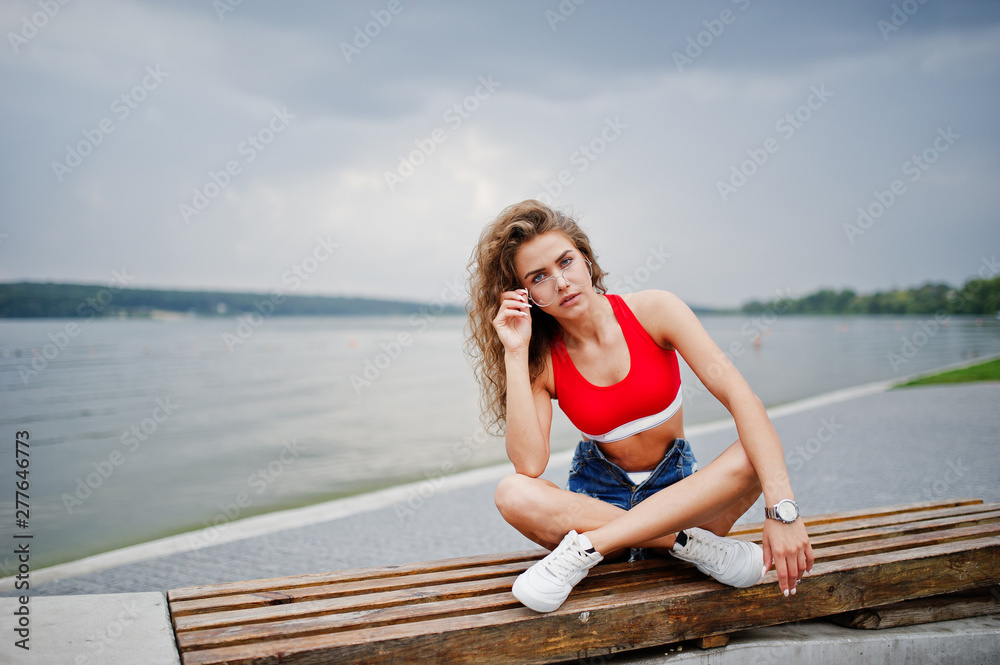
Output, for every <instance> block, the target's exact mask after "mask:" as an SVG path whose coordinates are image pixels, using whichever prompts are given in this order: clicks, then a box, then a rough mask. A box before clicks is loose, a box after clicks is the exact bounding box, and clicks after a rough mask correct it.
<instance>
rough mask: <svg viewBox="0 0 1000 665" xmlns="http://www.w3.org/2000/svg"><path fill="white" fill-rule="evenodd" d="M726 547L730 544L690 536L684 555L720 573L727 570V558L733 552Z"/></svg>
mask: <svg viewBox="0 0 1000 665" xmlns="http://www.w3.org/2000/svg"><path fill="white" fill-rule="evenodd" d="M726 545H728V543H725V542H722V541H717V540H715V539H702V538H698V537H693V536H691V535H689V536H688V543H687V546H686V547H685V548H684V555H685V557H690V558H691V559H694V560H696V561H698V563H700V564H701V565H702V566H704V567H706V568H711V569H712V570H714V571H716V572H719V571H723V570H725V569H726V557H727V555H728V554H730V553H731V550H732V548H731V547H727V546H726Z"/></svg>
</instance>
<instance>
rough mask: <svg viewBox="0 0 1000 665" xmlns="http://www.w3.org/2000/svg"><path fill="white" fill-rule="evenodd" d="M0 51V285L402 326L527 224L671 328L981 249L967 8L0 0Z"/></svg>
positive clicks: (983, 44) (994, 42) (893, 275)
mask: <svg viewBox="0 0 1000 665" xmlns="http://www.w3.org/2000/svg"><path fill="white" fill-rule="evenodd" d="M46 8H47V11H48V14H46ZM49 14H51V16H50V15H49ZM0 29H2V30H0V32H2V34H3V35H4V44H2V45H0V77H2V90H3V93H2V95H0V114H2V123H0V153H2V155H3V157H2V176H0V199H2V201H3V206H2V209H0V210H2V213H0V281H15V280H31V281H67V282H86V283H104V282H108V281H109V280H111V279H112V271H119V272H120V271H122V270H123V269H124V270H125V271H126V274H127V275H129V276H130V277H131V281H130V285H131V286H136V287H163V288H185V289H188V288H194V289H203V288H204V289H222V290H238V291H248V290H249V291H261V292H265V291H271V290H274V289H281V290H282V291H283V292H285V293H290V292H298V293H304V294H332V295H340V294H343V295H364V296H374V297H390V298H399V297H401V298H407V299H418V300H430V299H433V298H435V297H437V296H438V295H439V294H440V293H441V292H442V290H444V289H447V288H449V284H453V283H454V281H455V280H461V279H463V278H464V274H465V266H466V263H467V260H468V257H469V254H470V252H471V250H472V247H473V245H474V243H475V241H476V239H477V238H478V236H479V233H480V230H481V229H482V227H483V225H484V224H485V223H487V222H488V221H489V220H490V219H491V218H493V217H494V216H496V214H497V213H498V212H499V211H500V210H501V209H502V208H504V207H505V206H507V205H509V204H511V203H514V202H516V201H519V200H522V199H525V198H531V197H537V196H539V195H545V196H546V197H547V198H548V200H551V201H552V202H553V203H554V204H555V205H556V206H558V207H563V208H569V209H571V210H572V211H574V212H575V213H576V214H577V215H578V216H579V219H580V221H581V223H582V225H583V226H584V228H585V229H587V230H588V231H589V232H590V234H591V237H592V239H593V241H594V244H595V248H596V250H597V253H598V256H599V258H600V260H601V262H602V264H603V265H604V267H605V268H606V269H608V270H610V271H611V273H612V278H611V282H612V284H614V285H616V286H617V288H615V289H614V290H616V291H619V292H622V291H627V290H632V289H633V288H649V287H653V288H662V289H668V290H671V291H674V292H675V293H677V294H678V295H679V296H681V297H682V298H684V299H685V300H686V301H688V302H689V303H691V304H695V305H704V306H735V305H739V304H741V303H743V302H745V301H747V300H749V299H753V298H761V299H767V298H773V297H775V295H776V294H778V293H788V292H791V293H792V294H793V295H804V294H806V293H808V292H810V291H813V290H815V289H817V288H821V287H832V288H838V289H839V288H844V287H849V288H853V289H855V290H858V291H860V292H865V293H867V292H872V291H874V290H876V289H887V288H891V287H893V286H898V287H910V286H916V285H918V284H920V283H923V282H925V281H927V280H934V281H947V282H950V283H952V284H961V283H962V282H963V281H964V280H966V279H968V278H970V277H973V276H975V274H976V273H977V271H979V270H980V269H981V268H983V267H984V266H986V265H990V266H995V264H992V263H990V260H991V259H992V257H994V255H996V254H997V253H998V250H1000V247H998V245H1000V224H998V211H1000V187H998V185H1000V177H998V176H1000V168H998V163H997V159H998V154H1000V140H998V139H1000V123H998V121H997V118H1000V3H997V2H950V1H949V2H946V1H944V0H929V1H927V2H925V3H923V4H921V3H920V2H918V0H906V1H900V0H896V1H895V2H889V1H881V0H878V1H871V0H852V1H846V2H764V1H760V0H735V1H730V0H714V1H711V2H610V1H608V0H588V1H586V2H583V3H582V4H580V5H579V6H577V5H575V4H574V3H573V2H571V0H563V1H562V2H561V3H560V2H559V1H558V0H548V1H545V0H543V1H541V2H510V1H507V2H492V3H485V2H475V3H472V2H432V1H430V0H420V1H414V2H410V1H408V0H401V1H400V2H395V1H391V0H374V1H367V2H337V3H333V2H319V1H315V2H295V3H275V2H261V1H257V0H243V1H242V2H240V3H237V0H217V1H216V2H212V1H211V0H188V1H183V2H178V1H171V2H166V1H163V2H151V1H149V2H139V1H136V2H116V1H110V0H79V1H77V2H72V3H68V4H67V5H65V6H62V5H60V4H59V2H58V1H57V0H34V1H10V0H4V1H3V2H0ZM366 33H367V34H366ZM560 181H561V182H560ZM859 207H860V208H862V209H863V210H864V211H866V212H867V214H868V215H869V217H868V218H863V217H862V218H861V219H860V220H859V212H858V209H859ZM334 246H335V247H334ZM984 261H985V263H984ZM295 269H297V270H298V271H299V276H298V277H295V276H294V270H295ZM992 269H993V270H995V267H993V268H992ZM303 275H304V276H306V277H308V279H304V278H303V277H302V276H303ZM626 277H628V278H629V279H630V281H631V283H632V286H629V285H628V284H627V283H625V282H624V281H623V280H624V278H626Z"/></svg>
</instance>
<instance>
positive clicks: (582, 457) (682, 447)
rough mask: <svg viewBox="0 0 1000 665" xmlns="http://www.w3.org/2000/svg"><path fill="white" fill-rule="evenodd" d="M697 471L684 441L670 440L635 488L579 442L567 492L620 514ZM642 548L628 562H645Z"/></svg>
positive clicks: (596, 450) (598, 452)
mask: <svg viewBox="0 0 1000 665" xmlns="http://www.w3.org/2000/svg"><path fill="white" fill-rule="evenodd" d="M697 470H698V462H697V460H695V458H694V453H693V452H691V444H690V443H688V441H687V439H674V443H673V445H672V446H671V447H670V449H669V450H667V453H666V454H665V455H664V456H663V459H662V460H660V463H659V464H658V465H657V466H656V468H655V469H654V470H653V472H652V474H650V476H649V477H648V478H646V479H645V480H644V481H642V482H641V483H640V484H638V485H636V484H635V483H634V482H632V479H631V478H629V477H628V474H627V473H625V470H624V469H622V468H621V467H619V466H618V465H616V464H614V463H612V462H610V461H608V459H607V458H606V457H605V456H604V453H603V452H601V449H600V448H599V447H598V446H597V444H596V443H594V442H593V441H581V442H580V443H579V444H577V446H576V454H574V455H573V461H572V463H571V464H570V467H569V483H568V484H567V489H568V490H570V491H571V492H576V493H578V494H586V495H587V496H592V497H594V498H595V499H600V500H601V501H605V502H607V503H610V504H612V505H614V506H618V507H619V508H621V509H623V510H630V509H631V508H633V507H635V506H637V505H639V503H641V502H642V501H644V500H645V499H647V498H649V497H651V496H652V495H654V494H656V493H657V492H659V491H660V490H662V489H663V488H665V487H669V486H670V485H673V484H674V483H676V482H677V481H678V480H682V479H683V478H687V477H688V476H690V475H691V474H692V473H694V472H695V471H697ZM646 554H647V553H646V551H645V550H644V549H642V548H636V549H632V552H631V558H630V560H632V561H641V560H643V559H645V558H646Z"/></svg>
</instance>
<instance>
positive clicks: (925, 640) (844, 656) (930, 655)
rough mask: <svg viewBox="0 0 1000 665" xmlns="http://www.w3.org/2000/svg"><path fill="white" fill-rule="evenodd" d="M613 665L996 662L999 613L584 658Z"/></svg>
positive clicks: (758, 635) (754, 635)
mask: <svg viewBox="0 0 1000 665" xmlns="http://www.w3.org/2000/svg"><path fill="white" fill-rule="evenodd" d="M581 662H593V663H598V662H601V663H603V662H611V663H617V664H618V665H663V664H664V663H667V664H670V665H673V664H674V663H685V664H690V665H694V664H696V663H697V664H699V665H709V663H711V665H749V664H751V663H752V664H753V665H788V664H789V663H809V665H843V664H844V663H851V664H852V665H909V664H910V663H933V664H934V665H952V664H954V665H995V663H998V662H1000V615H996V614H994V615H989V616H984V617H975V618H971V619H960V620H956V621H940V622H938V623H929V624H923V625H919V626H901V627H899V628H889V629H885V630H859V629H855V628H844V627H842V626H838V625H836V624H833V623H830V622H829V621H824V620H814V621H802V622H799V623H793V624H786V625H783V626H771V627H769V628H756V629H753V630H745V631H741V632H739V633H734V634H733V635H732V637H731V639H730V642H729V644H728V645H727V646H725V647H720V648H717V649H706V650H702V649H699V648H698V647H697V646H695V644H694V643H693V642H691V643H684V644H682V645H675V646H673V647H671V648H669V650H668V649H662V648H661V649H646V650H644V651H643V652H641V653H636V654H634V655H627V654H622V655H621V656H620V657H618V658H612V659H602V658H600V657H595V658H593V659H590V660H588V659H584V660H582V661H581Z"/></svg>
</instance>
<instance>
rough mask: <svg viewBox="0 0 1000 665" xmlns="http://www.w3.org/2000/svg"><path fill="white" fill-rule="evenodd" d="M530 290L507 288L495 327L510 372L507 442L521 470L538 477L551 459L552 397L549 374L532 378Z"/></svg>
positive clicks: (507, 447) (523, 472)
mask: <svg viewBox="0 0 1000 665" xmlns="http://www.w3.org/2000/svg"><path fill="white" fill-rule="evenodd" d="M529 309H530V308H529V306H528V299H527V294H526V292H525V291H524V290H523V289H522V290H519V291H506V292H504V293H503V294H502V302H501V304H500V309H499V310H498V312H497V315H496V317H495V318H494V319H493V327H494V328H495V329H496V332H497V335H499V337H500V341H501V342H502V343H503V346H504V369H505V371H506V373H507V421H506V427H505V428H504V443H505V445H506V449H507V457H508V458H509V459H510V461H511V463H513V464H514V470H515V471H516V472H517V473H521V474H524V475H526V476H531V477H532V478H537V477H538V476H540V475H542V473H543V472H544V471H545V467H546V466H547V465H548V463H549V428H550V426H551V424H552V401H551V399H552V398H551V396H550V395H549V391H548V390H547V389H546V387H545V384H546V381H545V376H544V375H543V376H541V377H539V378H538V379H537V380H536V381H535V385H532V382H531V372H530V369H529V362H528V361H529V356H528V345H529V342H530V341H531V315H530V314H529V313H528V310H529Z"/></svg>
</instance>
